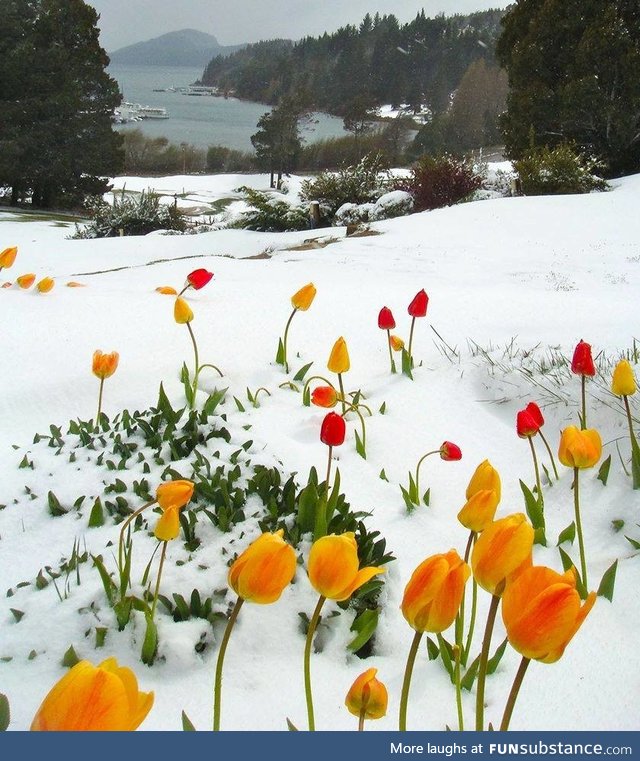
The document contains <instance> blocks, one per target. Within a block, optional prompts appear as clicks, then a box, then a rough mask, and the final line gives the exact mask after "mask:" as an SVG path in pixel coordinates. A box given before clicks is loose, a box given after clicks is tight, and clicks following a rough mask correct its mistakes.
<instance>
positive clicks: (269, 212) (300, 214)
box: [229, 185, 310, 232]
mask: <svg viewBox="0 0 640 761" xmlns="http://www.w3.org/2000/svg"><path fill="white" fill-rule="evenodd" d="M239 190H241V191H242V192H243V193H244V197H245V201H246V203H247V204H248V206H249V208H248V209H247V210H246V211H243V212H241V213H240V214H239V215H238V217H237V218H236V219H235V220H234V221H233V222H231V223H230V225H229V226H230V227H238V228H242V229H245V230H257V231H259V232H288V231H290V230H307V229H309V227H310V220H309V209H308V207H307V206H306V205H305V206H301V205H300V204H296V203H290V202H289V201H287V200H284V197H277V196H275V195H273V194H270V193H263V192H262V191H260V190H255V189H254V188H249V187H247V186H246V185H245V186H243V187H241V188H239Z"/></svg>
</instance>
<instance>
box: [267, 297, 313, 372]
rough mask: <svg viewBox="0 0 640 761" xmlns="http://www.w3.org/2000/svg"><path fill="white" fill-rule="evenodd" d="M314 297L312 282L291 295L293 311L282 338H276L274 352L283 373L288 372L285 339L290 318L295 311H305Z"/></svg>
mask: <svg viewBox="0 0 640 761" xmlns="http://www.w3.org/2000/svg"><path fill="white" fill-rule="evenodd" d="M315 297H316V287H315V285H314V284H313V283H307V285H304V286H302V288H300V290H298V291H296V292H295V293H294V294H293V296H292V297H291V306H292V307H293V312H291V314H290V315H289V319H288V320H287V324H286V325H285V328H284V334H283V336H282V338H280V339H279V340H278V351H277V352H276V364H278V365H284V371H285V373H288V372H289V362H288V360H287V339H288V336H289V326H290V325H291V320H293V316H294V315H295V313H296V312H306V311H307V309H309V307H310V306H311V304H312V303H313V300H314V298H315Z"/></svg>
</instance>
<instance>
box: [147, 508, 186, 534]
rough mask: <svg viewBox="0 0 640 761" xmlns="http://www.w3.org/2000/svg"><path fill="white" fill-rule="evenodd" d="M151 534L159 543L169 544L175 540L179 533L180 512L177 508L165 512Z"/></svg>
mask: <svg viewBox="0 0 640 761" xmlns="http://www.w3.org/2000/svg"><path fill="white" fill-rule="evenodd" d="M153 533H154V535H155V537H156V539H158V540H159V541H161V542H170V541H171V540H172V539H176V538H177V536H178V534H179V533H180V510H179V508H177V507H172V508H169V509H168V510H165V511H164V512H163V513H162V515H161V516H160V518H158V522H157V523H156V527H155V528H154V529H153Z"/></svg>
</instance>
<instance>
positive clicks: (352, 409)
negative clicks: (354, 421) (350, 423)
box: [327, 404, 367, 483]
mask: <svg viewBox="0 0 640 761" xmlns="http://www.w3.org/2000/svg"><path fill="white" fill-rule="evenodd" d="M347 412H355V413H356V415H357V416H358V417H359V418H360V423H361V425H362V450H363V451H366V448H367V432H366V430H365V427H364V417H363V416H362V413H361V412H360V410H359V409H358V406H357V405H354V404H349V409H348V410H347ZM327 483H328V482H327Z"/></svg>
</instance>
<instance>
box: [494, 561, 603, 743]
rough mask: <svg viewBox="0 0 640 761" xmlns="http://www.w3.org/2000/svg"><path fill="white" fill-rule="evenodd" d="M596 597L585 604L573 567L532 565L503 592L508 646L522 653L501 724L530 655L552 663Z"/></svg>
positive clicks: (508, 713) (592, 595)
mask: <svg viewBox="0 0 640 761" xmlns="http://www.w3.org/2000/svg"><path fill="white" fill-rule="evenodd" d="M595 601H596V593H595V592H591V593H590V594H589V595H588V597H587V599H586V600H585V602H584V604H582V601H581V600H580V595H579V594H578V592H577V590H576V573H575V569H571V570H569V571H566V573H563V574H560V573H557V572H556V571H554V570H552V569H551V568H546V567H544V566H533V567H531V568H528V569H527V570H526V571H523V572H522V574H520V576H518V578H517V579H515V581H514V582H513V583H512V584H509V585H508V586H507V588H506V590H505V592H504V595H503V596H502V619H503V621H504V625H505V628H506V630H507V638H508V640H509V643H510V644H511V646H512V647H513V648H514V649H515V650H516V651H517V652H519V653H520V654H521V655H522V661H521V662H520V667H519V668H518V672H517V674H516V677H515V679H514V682H513V686H512V688H511V692H510V693H509V698H508V700H507V704H506V706H505V711H504V715H503V717H502V722H501V725H500V730H501V731H506V730H507V729H508V728H509V722H510V720H511V715H512V713H513V708H514V706H515V702H516V699H517V697H518V692H519V690H520V687H521V685H522V680H523V679H524V675H525V673H526V670H527V667H528V665H529V663H530V662H531V659H533V660H537V661H540V662H542V663H554V662H555V661H557V660H558V659H559V658H561V657H562V654H563V653H564V651H565V648H566V647H567V645H568V644H569V642H570V641H571V639H572V638H573V636H574V635H575V634H576V632H577V631H578V629H579V628H580V626H581V625H582V622H583V621H584V620H585V618H586V617H587V615H588V613H589V611H590V610H591V608H592V607H593V605H594V603H595Z"/></svg>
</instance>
